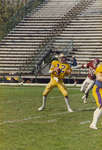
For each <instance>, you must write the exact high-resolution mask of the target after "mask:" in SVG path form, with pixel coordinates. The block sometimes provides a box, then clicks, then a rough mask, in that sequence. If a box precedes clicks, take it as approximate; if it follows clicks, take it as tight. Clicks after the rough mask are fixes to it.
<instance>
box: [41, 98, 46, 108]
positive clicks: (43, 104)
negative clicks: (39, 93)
mask: <svg viewBox="0 0 102 150" xmlns="http://www.w3.org/2000/svg"><path fill="white" fill-rule="evenodd" d="M46 98H47V96H43V101H42V106H41V107H43V108H45V106H46Z"/></svg>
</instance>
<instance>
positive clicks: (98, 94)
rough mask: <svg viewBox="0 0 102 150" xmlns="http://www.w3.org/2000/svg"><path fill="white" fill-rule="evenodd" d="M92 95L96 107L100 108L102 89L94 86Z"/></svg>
mask: <svg viewBox="0 0 102 150" xmlns="http://www.w3.org/2000/svg"><path fill="white" fill-rule="evenodd" d="M92 94H93V97H94V99H95V101H96V105H97V106H98V107H100V105H101V103H102V88H98V87H97V85H94V87H93V89H92Z"/></svg>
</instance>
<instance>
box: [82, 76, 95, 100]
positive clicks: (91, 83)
mask: <svg viewBox="0 0 102 150" xmlns="http://www.w3.org/2000/svg"><path fill="white" fill-rule="evenodd" d="M93 85H94V80H91V79H89V80H87V88H86V89H85V98H84V103H87V98H88V95H89V91H90V90H91V88H92V87H93Z"/></svg>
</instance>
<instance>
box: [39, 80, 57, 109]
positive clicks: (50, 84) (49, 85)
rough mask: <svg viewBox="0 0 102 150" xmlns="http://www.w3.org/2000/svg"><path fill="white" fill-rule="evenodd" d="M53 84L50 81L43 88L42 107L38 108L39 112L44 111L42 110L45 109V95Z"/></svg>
mask: <svg viewBox="0 0 102 150" xmlns="http://www.w3.org/2000/svg"><path fill="white" fill-rule="evenodd" d="M53 87H54V86H53V84H52V81H50V82H49V83H48V85H47V87H46V88H45V90H44V92H43V100H42V105H41V107H39V108H38V110H39V111H42V110H44V108H45V107H46V100H47V95H48V93H49V92H50V91H51V90H52V88H53Z"/></svg>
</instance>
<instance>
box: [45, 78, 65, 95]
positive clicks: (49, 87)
mask: <svg viewBox="0 0 102 150" xmlns="http://www.w3.org/2000/svg"><path fill="white" fill-rule="evenodd" d="M54 87H58V89H59V90H60V92H61V93H62V94H63V95H64V96H68V92H67V88H66V87H65V85H64V82H63V81H62V80H59V81H58V82H57V81H56V80H54V79H53V78H52V79H51V80H50V82H49V83H48V85H47V86H46V88H45V90H44V92H43V96H47V95H48V93H49V92H50V91H51V90H52V89H53V88H54Z"/></svg>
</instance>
